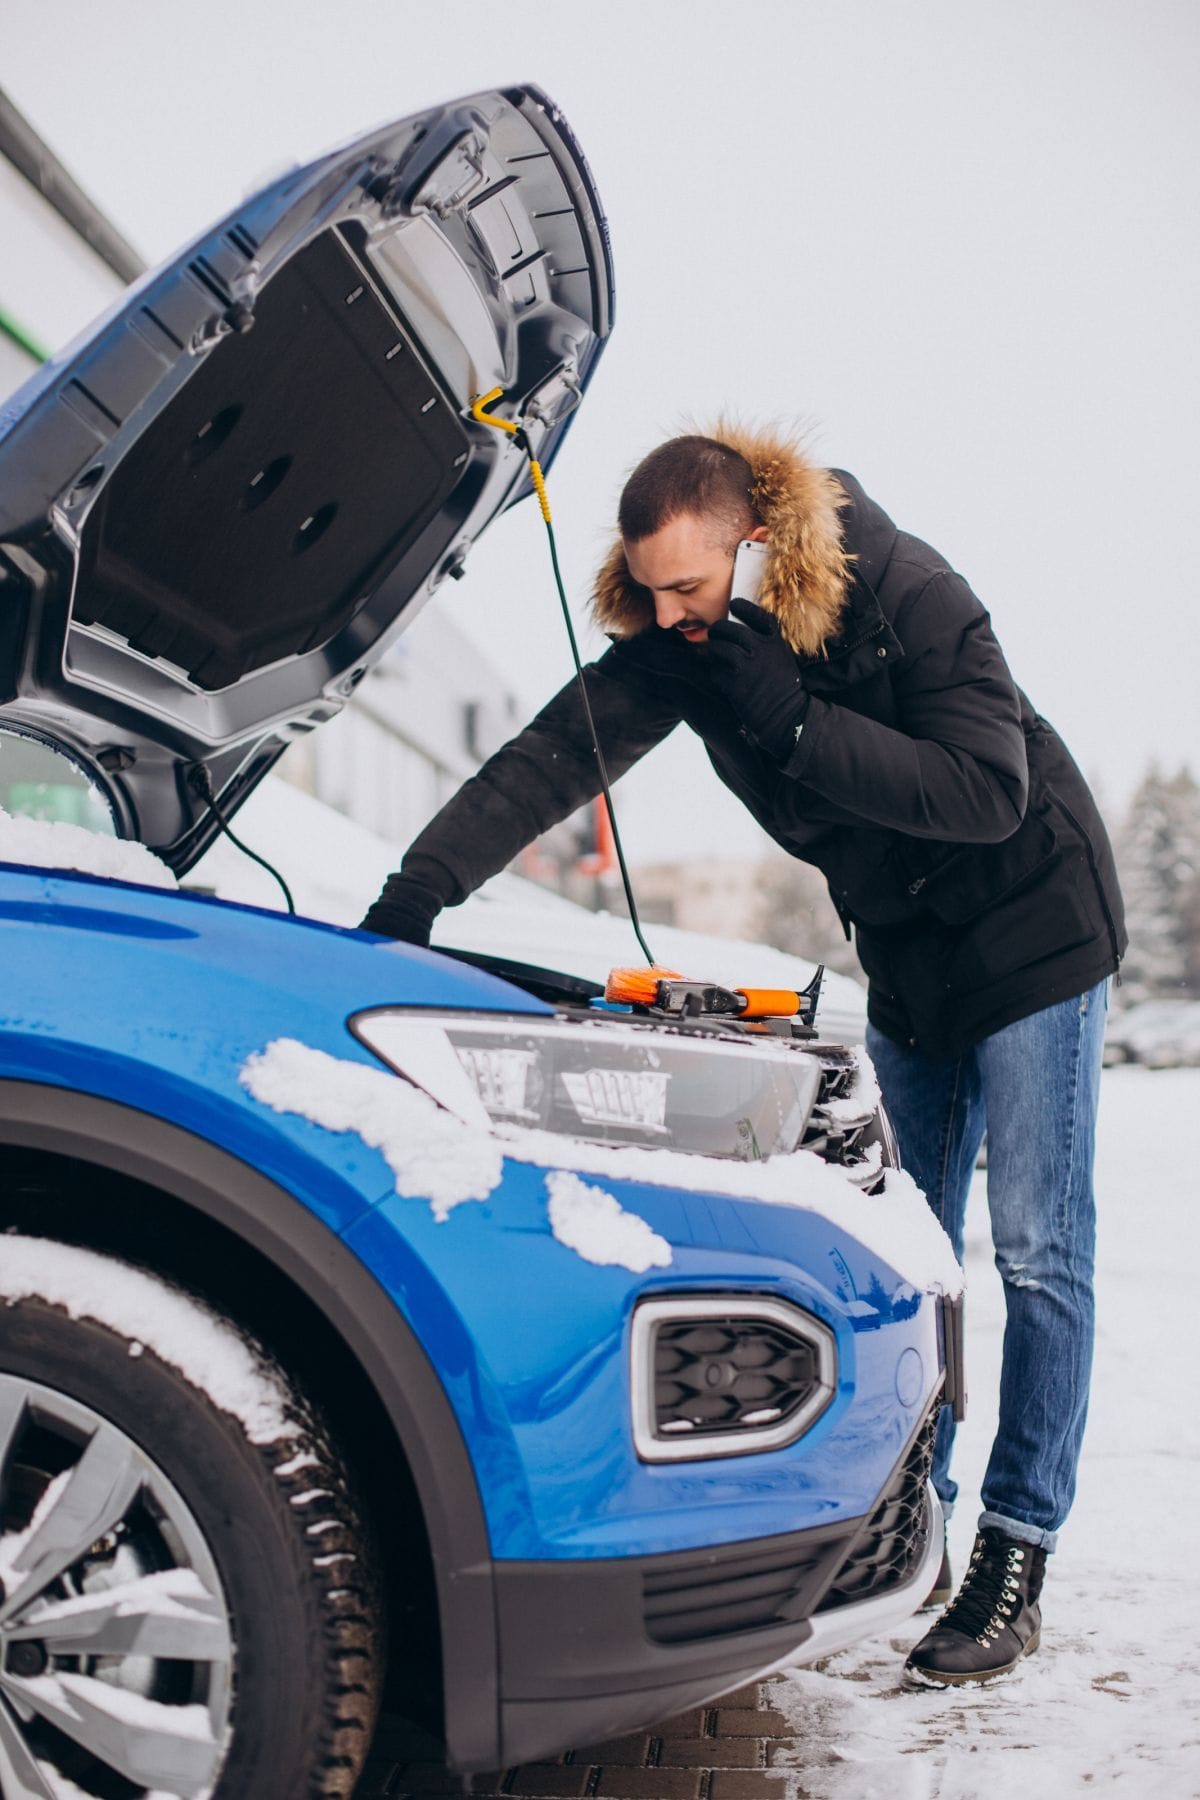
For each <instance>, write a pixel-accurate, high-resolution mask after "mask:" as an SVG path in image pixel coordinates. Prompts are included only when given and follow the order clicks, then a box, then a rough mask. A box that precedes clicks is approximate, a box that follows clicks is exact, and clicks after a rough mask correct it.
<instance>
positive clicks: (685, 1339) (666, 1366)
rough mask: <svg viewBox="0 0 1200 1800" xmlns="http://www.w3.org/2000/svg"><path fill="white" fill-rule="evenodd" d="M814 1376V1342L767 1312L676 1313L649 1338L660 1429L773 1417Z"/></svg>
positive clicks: (706, 1427) (785, 1411)
mask: <svg viewBox="0 0 1200 1800" xmlns="http://www.w3.org/2000/svg"><path fill="white" fill-rule="evenodd" d="M820 1381H821V1372H820V1367H819V1362H818V1354H817V1346H816V1345H815V1344H813V1343H811V1342H810V1341H809V1340H808V1339H807V1338H803V1337H800V1336H799V1335H798V1334H797V1333H796V1332H794V1331H791V1330H788V1329H787V1328H786V1327H785V1326H783V1325H777V1324H774V1323H773V1322H772V1321H770V1320H768V1319H739V1318H727V1319H678V1320H674V1321H667V1322H664V1323H663V1324H661V1325H660V1326H659V1328H658V1331H657V1333H656V1336H655V1341H654V1422H655V1427H656V1429H657V1430H658V1431H660V1432H680V1433H682V1432H692V1433H703V1432H706V1431H730V1430H737V1429H738V1428H739V1427H741V1426H744V1425H776V1424H779V1423H780V1422H781V1421H782V1420H784V1419H788V1418H790V1417H791V1415H792V1414H793V1413H794V1412H797V1411H799V1409H800V1407H802V1406H803V1405H804V1404H805V1402H806V1401H807V1400H811V1399H812V1397H813V1395H814V1394H815V1393H816V1392H817V1390H818V1388H819V1386H820Z"/></svg>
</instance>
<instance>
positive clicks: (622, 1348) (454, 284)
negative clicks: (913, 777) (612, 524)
mask: <svg viewBox="0 0 1200 1800" xmlns="http://www.w3.org/2000/svg"><path fill="white" fill-rule="evenodd" d="M612 317H613V287H612V269H611V260H610V252H609V244H608V235H607V229H606V226H605V221H604V217H603V214H602V212H601V209H600V205H599V201H598V199H597V196H596V192H595V188H594V185H593V182H592V178H591V175H590V173H589V170H588V167H587V164H586V163H585V161H584V159H583V157H582V155H581V154H580V151H579V148H578V146H577V145H576V143H575V141H574V139H573V138H572V136H571V134H570V132H569V130H568V128H567V126H566V124H565V122H564V120H563V119H562V117H561V115H560V114H559V113H558V111H557V110H556V108H555V107H554V106H553V105H552V103H551V102H550V101H549V100H548V99H547V97H546V96H545V95H544V94H542V93H540V92H539V91H538V90H537V89H535V88H531V87H530V88H519V89H505V90H503V91H501V90H497V91H494V92H489V93H482V94H476V95H474V96H472V97H470V98H468V99H465V100H462V101H459V102H457V103H454V104H450V105H445V106H439V107H436V108H433V109H431V110H430V111H428V112H427V113H424V114H422V115H420V116H418V117H414V118H409V119H405V120H403V121H401V122H399V123H397V124H394V125H390V126H388V127H386V128H383V129H380V130H377V131H375V132H373V133H371V134H370V135H369V136H366V137H363V138H361V139H359V140H357V141H355V142H353V143H351V144H349V145H347V146H345V147H343V148H341V149H339V150H337V151H336V152H334V153H332V154H330V155H329V156H327V157H325V158H323V159H321V160H319V161H318V162H315V163H313V164H311V165H310V166H308V167H305V168H302V169H298V170H295V171H293V172H292V173H290V174H288V175H287V176H285V177H284V178H282V179H280V180H279V181H277V182H275V183H274V184H273V185H272V186H271V187H269V188H268V189H267V190H265V191H264V192H262V193H261V194H259V195H257V196H256V197H254V198H252V199H250V200H248V201H247V202H245V204H244V205H242V206H241V207H239V208H238V210H237V212H236V213H235V214H233V215H232V216H231V217H229V218H228V219H226V220H224V221H223V222H222V223H221V224H219V225H218V226H217V227H215V228H214V229H213V230H212V231H211V232H210V233H208V234H206V235H205V236H204V237H203V238H201V239H199V240H198V241H197V242H195V243H194V244H192V245H191V246H190V247H189V248H188V249H187V250H185V251H184V252H183V253H182V254H181V255H180V256H179V257H178V258H177V259H175V260H174V261H172V262H171V263H169V264H167V265H166V266H165V267H163V268H162V269H161V270H159V271H157V272H155V273H152V274H150V275H148V276H147V277H146V278H145V279H144V280H142V281H141V282H140V283H139V284H138V285H137V286H136V287H134V288H132V289H131V290H130V291H129V292H128V293H127V294H126V295H125V296H124V297H123V299H122V300H121V301H120V303H119V304H118V305H117V306H116V307H115V308H114V309H113V310H112V312H110V313H109V314H108V315H107V316H106V317H105V318H103V319H102V320H100V321H99V322H98V324H97V325H96V326H95V327H94V329H93V330H92V332H91V333H89V334H88V335H87V336H86V338H85V339H83V340H81V341H80V343H78V344H77V345H75V346H72V347H71V348H70V349H68V350H67V351H66V352H64V353H63V354H62V355H61V356H59V357H58V358H57V359H56V360H55V361H53V362H52V363H50V364H49V365H47V366H46V367H45V368H44V369H42V370H41V371H39V372H38V374H37V375H36V376H35V377H34V378H33V380H32V381H30V382H29V383H28V384H27V385H26V386H25V387H24V388H23V389H22V390H21V391H20V392H19V393H18V394H17V395H16V396H15V397H14V398H13V399H12V400H11V401H10V402H9V403H8V404H7V406H6V407H4V408H3V409H2V410H0V807H2V808H3V811H2V812H0V971H2V973H0V1303H2V1304H0V1791H2V1793H3V1795H4V1800H32V1797H42V1796H46V1797H52V1796H59V1795H62V1794H65V1793H71V1794H73V1795H78V1794H82V1795H85V1796H89V1797H91V1800H136V1797H138V1796H149V1795H154V1796H158V1797H159V1800H161V1797H162V1796H164V1795H175V1796H179V1797H186V1800H201V1797H202V1796H221V1797H222V1800H235V1797H236V1800H245V1797H246V1796H249V1795H253V1796H255V1800H268V1797H271V1796H280V1797H281V1800H290V1797H292V1796H301V1795H313V1796H317V1795H319V1796H331V1795H348V1794H350V1793H352V1792H353V1790H354V1786H355V1783H356V1781H357V1778H358V1774H359V1771H360V1770H361V1767H362V1764H363V1761H364V1759H365V1756H366V1754H367V1751H368V1749H369V1746H370V1741H371V1733H372V1729H373V1725H374V1721H375V1718H376V1716H377V1712H378V1709H379V1707H380V1705H381V1704H383V1705H386V1706H388V1707H389V1708H391V1709H393V1710H395V1711H397V1712H399V1713H402V1714H404V1715H406V1716H407V1717H409V1718H410V1719H412V1720H414V1721H415V1722H417V1723H418V1724H419V1725H421V1726H423V1727H424V1728H425V1729H426V1730H429V1731H432V1732H435V1733H436V1734H437V1735H438V1737H439V1739H440V1741H441V1743H442V1744H443V1745H444V1749H445V1756H446V1759H447V1761H448V1763H449V1765H450V1766H451V1767H452V1768H453V1769H457V1770H460V1771H471V1770H482V1769H490V1768H495V1767H501V1766H504V1765H505V1764H508V1763H511V1762H516V1761H519V1760H529V1759H532V1758H537V1757H539V1756H545V1755H552V1754H555V1753H558V1752H561V1751H562V1750H563V1749H564V1748H566V1747H567V1746H569V1745H570V1744H571V1743H572V1742H577V1741H579V1740H581V1739H583V1740H595V1739H597V1738H602V1737H605V1736H607V1735H611V1734H615V1733H617V1732H622V1731H626V1730H631V1729H633V1728H635V1727H637V1726H641V1725H646V1724H652V1723H653V1722H655V1721H656V1720H658V1719H661V1718H662V1717H664V1716H665V1715H667V1714H669V1713H672V1712H675V1711H678V1710H680V1709H681V1708H683V1707H687V1706H690V1705H693V1704H701V1703H705V1702H707V1701H710V1700H712V1699H713V1698H715V1697H716V1696H718V1695H719V1694H721V1693H723V1692H727V1691H728V1690H730V1689H732V1688H733V1687H736V1686H738V1685H739V1684H741V1683H742V1682H744V1681H746V1680H749V1679H751V1678H753V1677H754V1676H756V1675H758V1674H760V1673H762V1672H764V1671H766V1670H768V1669H772V1668H777V1667H780V1666H783V1665H786V1664H787V1663H789V1662H792V1661H806V1660H812V1659H813V1658H815V1657H817V1656H820V1655H823V1654H826V1653H827V1652H828V1651H830V1650H831V1649H835V1648H838V1647H839V1646H841V1645H843V1644H846V1643H849V1642H852V1641H854V1640H855V1639H856V1638H858V1637H860V1636H862V1635H864V1634H866V1633H869V1632H872V1631H876V1630H886V1629H888V1628H889V1627H890V1626H892V1625H894V1624H895V1623H897V1622H898V1621H899V1620H901V1619H902V1618H904V1617H905V1616H907V1614H908V1613H910V1612H911V1611H912V1610H913V1609H914V1608H915V1607H916V1606H917V1605H919V1604H920V1602H921V1601H922V1600H923V1599H924V1597H925V1594H926V1592H927V1590H928V1587H929V1585H930V1583H931V1580H932V1573H933V1571H934V1569H935V1568H936V1566H937V1563H938V1560H939V1558H940V1555H941V1538H942V1532H941V1520H940V1514H939V1512H938V1507H937V1501H936V1499H935V1498H934V1496H933V1493H932V1490H931V1488H930V1487H929V1485H928V1481H927V1472H928V1465H929V1454H930V1440H931V1432H932V1428H933V1424H934V1420H935V1417H936V1410H937V1408H938V1406H939V1405H940V1404H942V1403H945V1402H956V1401H957V1399H958V1398H959V1397H960V1395H961V1370H960V1366H959V1345H960V1342H961V1337H960V1319H959V1312H958V1301H957V1299H956V1295H957V1292H958V1285H959V1284H958V1279H957V1276H958V1271H957V1265H956V1264H955V1263H954V1262H953V1258H952V1257H951V1255H950V1252H949V1248H948V1246H947V1245H946V1243H945V1240H944V1239H943V1238H942V1237H941V1235H940V1233H939V1232H938V1230H937V1227H936V1226H935V1225H934V1223H933V1220H932V1216H931V1215H930V1213H929V1211H928V1209H927V1207H926V1205H925V1203H924V1200H923V1199H922V1197H921V1196H920V1194H919V1193H918V1192H917V1191H916V1189H915V1188H914V1187H913V1185H912V1183H911V1181H910V1180H909V1179H908V1177H907V1176H905V1175H904V1174H903V1173H902V1172H901V1171H900V1170H899V1169H898V1168H897V1167H896V1157H895V1152H894V1145H893V1141H892V1138H891V1134H890V1131H889V1129H888V1126H887V1121H886V1119H885V1117H884V1115H883V1113H882V1112H881V1110H880V1107H879V1103H878V1094H877V1092H876V1089H875V1087H874V1083H873V1079H872V1076H871V1072H870V1068H869V1065H868V1064H867V1063H866V1060H865V1058H864V1056H863V1054H862V1053H861V1052H856V1051H855V1050H854V1049H853V1048H852V1047H847V1046H845V1045H842V1044H839V1043H836V1042H830V1041H827V1040H826V1039H825V1038H823V1037H822V1035H821V1032H820V1029H819V1013H818V1014H817V1024H816V1026H815V1027H814V1024H813V1021H812V1019H811V1018H806V1019H805V1020H803V1021H801V1020H796V1021H775V1022H772V1023H770V1024H764V1023H759V1024H747V1023H744V1022H742V1021H739V1020H737V1019H733V1018H728V1017H722V1016H718V1015H716V1014H714V1013H712V1012H711V1011H708V1010H705V1009H704V1008H701V1009H700V1010H699V1011H691V1010H689V1011H687V1012H685V1013H683V1014H673V1013H672V1012H671V1011H670V1010H669V1009H668V1008H666V1007H664V1006H663V1005H660V1004H646V1005H632V1006H626V1007H616V1008H614V1007H613V1006H610V1005H608V1004H606V1003H605V1001H604V999H603V996H602V994H601V992H600V990H599V989H598V988H597V987H595V986H593V985H592V984H589V983H587V982H584V981H580V980H577V979H572V978H571V977H569V976H567V975H565V974H561V973H559V972H556V971H555V970H552V969H540V968H533V967H527V966H523V965H516V964H513V963H504V962H501V961H500V960H499V959H497V958H489V957H487V956H481V955H478V954H468V953H466V952H462V953H460V954H455V953H453V952H439V953H434V952H431V951H423V950H417V949H413V948H410V947H408V946H405V945H401V944H396V943H392V942H388V941H384V940H381V939H379V938H376V937H373V936H371V935H369V934H367V933H364V932H361V931H351V930H340V929H335V928H332V927H330V926H328V925H324V924H321V923H319V922H316V921H313V920H309V919H304V918H300V917H296V916H284V915H281V914H278V913H270V912H267V911H262V910H258V909H255V908H252V907H246V906H237V905H231V904H226V903H222V902H220V901H218V900H215V899H213V898H211V897H207V896H205V895H203V894H201V893H189V892H186V891H181V890H180V889H179V888H178V886H177V881H176V878H177V877H178V876H180V875H182V874H184V873H186V871H187V870H188V869H189V868H191V866H192V865H193V864H194V863H195V862H196V860H197V859H198V858H199V857H200V856H201V854H202V853H203V852H204V850H205V848H206V847H207V846H208V845H209V844H210V843H211V841H212V839H213V837H214V835H215V834H216V833H217V832H218V831H219V830H221V829H223V828H224V826H225V825H226V823H227V822H228V820H229V819H230V818H231V817H232V816H233V814H234V813H235V812H236V810H237V808H238V806H239V805H240V803H241V802H242V801H243V800H244V799H245V798H246V796H247V795H248V794H249V793H250V792H251V791H252V790H253V788H254V787H255V785H256V784H257V782H258V781H260V780H261V778H262V777H263V775H264V774H265V773H266V772H267V771H268V770H269V769H270V768H271V766H272V765H273V763H274V762H275V761H276V760H277V758H278V757H279V756H280V755H281V754H282V752H283V751H284V750H285V749H286V748H287V746H288V745H289V744H290V743H292V742H294V741H295V740H296V739H297V738H298V737H300V736H302V735H303V734H305V733H307V732H308V731H310V730H312V729H313V727H314V726H316V725H318V724H320V723H321V722H322V721H323V720H325V719H327V718H329V717H331V716H333V715H334V714H335V713H337V711H338V710H339V709H340V708H341V707H342V705H343V704H344V703H345V701H346V699H347V698H348V696H349V695H350V694H351V693H352V692H353V690H354V688H355V686H356V684H357V683H358V681H359V680H360V679H361V678H362V676H363V675H364V673H365V672H366V670H367V669H368V668H370V667H371V665H372V664H373V662H374V661H375V660H376V659H377V658H378V657H379V656H381V655H382V654H383V652H384V651H385V650H386V649H387V648H388V647H389V646H390V645H391V644H392V643H393V642H394V640H395V638H396V636H397V635H398V633H399V632H400V631H401V630H402V629H403V628H404V627H405V625H406V624H407V623H408V622H409V621H410V620H411V619H412V618H413V617H414V616H415V615H416V614H417V613H418V612H419V611H420V609H421V607H422V606H423V605H424V604H425V603H426V602H427V601H428V600H429V599H430V598H431V596H433V595H434V593H435V590H436V589H437V587H438V585H439V584H440V583H441V582H442V581H443V579H444V578H445V577H446V576H447V575H457V574H459V573H461V571H462V567H463V563H464V560H465V558H466V556H467V553H468V551H469V549H470V547H471V545H472V543H473V542H474V540H475V539H476V538H477V537H478V536H479V534H480V532H481V531H483V530H484V529H485V528H486V526H487V524H488V522H489V521H490V520H491V519H492V518H494V517H495V515H496V514H497V513H498V512H499V511H500V510H502V509H503V508H504V507H506V506H508V505H510V504H512V503H513V502H514V501H516V500H518V499H520V498H521V497H523V496H524V495H525V494H526V493H527V491H528V483H529V473H528V461H527V452H529V453H532V454H534V455H536V456H537V458H538V459H539V461H540V462H541V464H542V465H543V467H549V465H550V464H551V462H552V460H553V457H554V455H555V452H556V451H557V448H558V445H559V442H560V440H561V438H562V436H563V433H564V431H565V429H566V427H567V424H568V423H569V418H570V414H571V411H572V409H573V408H574V406H575V405H576V404H577V403H578V401H579V400H580V398H581V396H582V395H583V393H584V391H585V389H586V388H587V386H588V383H589V381H590V379H591V376H592V374H593V371H594V369H595V366H596V362H597V359H598V357H599V355H600V352H601V351H602V349H603V348H604V345H605V343H606V341H607V338H608V336H609V333H610V331H611V329H612ZM496 388H500V389H502V390H503V392H504V395H505V398H504V400H503V401H502V402H501V403H500V411H501V413H502V414H503V416H505V417H506V418H508V419H509V421H510V422H515V423H518V424H519V425H520V427H521V430H522V432H523V434H524V436H523V439H522V440H520V441H514V437H513V435H512V434H510V433H501V432H497V431H495V430H492V429H490V428H488V426H487V425H486V423H484V422H483V421H481V420H480V419H479V418H478V417H477V416H476V414H475V412H473V405H474V403H475V402H476V401H477V400H478V397H479V396H481V395H485V394H489V393H490V392H491V391H492V390H493V389H496Z"/></svg>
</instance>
